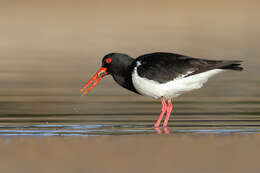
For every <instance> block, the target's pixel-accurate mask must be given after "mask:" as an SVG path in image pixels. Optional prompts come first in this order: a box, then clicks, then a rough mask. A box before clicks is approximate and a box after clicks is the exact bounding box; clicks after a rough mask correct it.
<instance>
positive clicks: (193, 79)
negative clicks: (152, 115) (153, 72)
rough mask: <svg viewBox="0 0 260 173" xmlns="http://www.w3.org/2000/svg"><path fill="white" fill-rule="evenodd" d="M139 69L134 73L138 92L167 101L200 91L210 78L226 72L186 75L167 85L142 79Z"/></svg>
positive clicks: (133, 77)
mask: <svg viewBox="0 0 260 173" xmlns="http://www.w3.org/2000/svg"><path fill="white" fill-rule="evenodd" d="M137 68H138V66H137V67H135V68H134V70H133V73H132V80H133V85H134V87H135V88H136V90H137V91H138V92H139V93H140V94H142V95H147V96H151V97H154V98H161V97H165V98H166V99H171V98H175V97H178V96H179V95H181V94H183V93H185V92H188V91H191V90H194V89H199V88H201V87H202V86H203V84H204V83H206V82H207V80H208V79H209V78H210V77H212V76H214V75H216V74H218V73H220V72H223V71H225V70H222V69H214V70H209V71H206V72H203V73H199V74H195V75H191V76H189V77H185V76H187V75H188V74H186V75H183V76H180V77H178V78H176V79H174V80H172V81H169V82H167V83H159V82H157V81H153V80H150V79H147V78H143V77H140V76H139V75H138V73H137Z"/></svg>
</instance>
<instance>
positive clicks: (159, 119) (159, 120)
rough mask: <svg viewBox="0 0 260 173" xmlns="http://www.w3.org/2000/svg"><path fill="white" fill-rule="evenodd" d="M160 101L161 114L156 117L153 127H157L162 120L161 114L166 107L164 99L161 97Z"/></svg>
mask: <svg viewBox="0 0 260 173" xmlns="http://www.w3.org/2000/svg"><path fill="white" fill-rule="evenodd" d="M161 101H162V111H161V114H160V116H159V117H158V119H157V121H156V123H155V124H154V127H159V126H160V123H161V121H162V118H163V115H164V113H165V111H166V109H167V105H166V103H165V100H164V98H163V97H162V98H161Z"/></svg>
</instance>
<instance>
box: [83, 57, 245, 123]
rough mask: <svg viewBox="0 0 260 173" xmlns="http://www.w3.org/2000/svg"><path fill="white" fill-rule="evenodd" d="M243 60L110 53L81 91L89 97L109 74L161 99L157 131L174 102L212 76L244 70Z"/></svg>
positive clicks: (165, 119)
mask: <svg viewBox="0 0 260 173" xmlns="http://www.w3.org/2000/svg"><path fill="white" fill-rule="evenodd" d="M241 62H242V61H240V60H231V61H228V60H209V59H203V58H193V57H190V56H185V55H182V54H177V53H168V52H154V53H148V54H144V55H141V56H139V57H137V58H136V59H134V58H132V57H131V56H129V55H127V54H124V53H109V54H107V55H105V56H104V57H103V59H102V65H101V67H100V69H99V70H98V71H97V73H95V75H94V76H93V77H92V78H91V79H90V80H89V81H88V82H87V83H86V84H85V85H84V86H83V87H82V88H81V89H80V92H81V93H82V95H85V94H87V93H88V92H89V91H90V90H91V89H92V88H93V87H95V86H96V85H97V84H98V82H99V81H100V80H101V79H102V78H103V77H105V76H107V75H112V77H113V79H114V80H115V81H116V83H118V84H119V85H120V86H122V87H123V88H125V89H127V90H129V91H131V92H134V93H136V94H139V95H143V96H151V97H153V98H155V99H160V100H161V105H162V107H161V113H160V115H159V116H158V119H157V121H156V122H155V124H154V128H158V127H159V126H160V124H161V121H162V119H163V117H164V114H165V113H166V115H165V118H164V122H163V127H167V123H168V121H169V118H170V115H171V112H172V108H173V105H172V100H173V99H174V98H176V97H178V96H180V95H181V94H184V93H186V92H189V91H192V90H195V89H199V88H201V87H202V86H203V85H204V84H205V83H206V82H207V81H208V79H209V78H210V77H212V76H214V75H216V74H218V73H221V72H224V71H227V70H234V71H242V70H243V67H241Z"/></svg>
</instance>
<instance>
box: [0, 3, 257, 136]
mask: <svg viewBox="0 0 260 173" xmlns="http://www.w3.org/2000/svg"><path fill="white" fill-rule="evenodd" d="M57 2H58V1H57ZM57 4H59V5H57ZM57 4H56V5H53V4H52V2H51V1H39V3H36V2H34V3H31V2H29V1H28V2H24V3H19V2H13V3H8V2H6V3H4V4H3V6H2V7H3V8H2V10H1V12H0V13H1V14H2V15H0V18H1V20H0V21H1V26H2V28H1V31H0V35H1V41H0V50H1V51H0V58H1V63H0V135H35V136H46V135H47V136H52V135H130V134H157V133H164V130H163V129H160V130H161V132H160V131H159V130H158V129H157V130H156V129H153V124H154V123H155V121H156V119H157V116H158V115H159V113H160V109H161V108H160V102H159V101H156V100H153V99H152V98H148V97H140V96H138V95H135V94H133V93H130V92H129V91H126V90H125V89H123V88H121V87H119V86H118V85H117V84H116V83H115V82H114V81H113V79H112V78H111V77H106V78H105V79H103V80H102V81H101V82H100V84H99V85H98V86H97V87H96V88H94V89H93V90H92V91H91V92H90V93H89V94H88V95H87V96H85V97H81V96H80V93H79V88H81V87H82V86H83V84H84V83H85V82H86V81H87V80H88V79H89V78H90V77H91V76H92V75H93V74H94V73H95V72H96V71H97V69H98V68H99V66H100V64H101V59H102V57H103V56H104V55H105V54H107V53H109V52H122V53H127V54H129V55H131V56H133V57H137V56H138V55H141V54H145V53H149V52H157V51H164V52H175V53H180V54H184V55H188V56H194V57H199V58H208V59H220V60H221V59H222V60H242V61H244V62H243V65H242V66H243V67H244V68H245V70H244V71H243V72H234V71H232V72H231V71H228V72H225V73H222V74H219V75H217V76H215V77H213V78H212V79H210V80H209V81H208V83H207V84H206V85H205V87H203V88H202V89H200V90H197V91H194V92H191V93H187V94H184V95H183V96H180V97H179V98H177V99H175V100H174V109H173V113H172V116H171V118H170V121H169V126H168V129H167V130H165V131H166V133H191V134H197V133H199V134H200V133H203V134H204V133H217V134H219V133H221V134H226V133H259V129H260V92H259V86H260V78H259V75H258V74H259V70H258V69H259V64H260V63H259V62H260V60H259V56H260V52H259V48H258V47H259V39H258V37H257V36H258V35H259V29H258V28H259V26H260V25H259V22H257V21H259V20H258V18H259V10H258V8H257V7H258V6H257V5H256V4H257V3H256V2H252V3H249V2H248V1H228V2H225V5H223V3H222V2H217V1H216V2H214V3H211V2H206V1H196V2H195V1H194V2H193V1H189V2H188V1H183V2H182V1H181V2H179V1H178V2H177V1H176V2H175V1H165V2H159V1H151V2H149V3H148V2H146V1H142V2H139V1H138V2H135V1H133V2H132V1H129V2H119V1H116V0H115V1H111V2H109V3H107V2H105V1H104V2H103V1H95V2H94V1H93V2H88V1H84V2H83V1H80V3H74V1H62V2H61V3H57ZM104 4H106V5H104ZM155 11H156V13H155Z"/></svg>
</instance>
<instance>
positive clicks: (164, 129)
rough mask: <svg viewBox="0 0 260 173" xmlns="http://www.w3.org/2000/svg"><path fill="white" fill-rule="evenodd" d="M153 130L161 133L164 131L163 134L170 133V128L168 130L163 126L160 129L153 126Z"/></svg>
mask: <svg viewBox="0 0 260 173" xmlns="http://www.w3.org/2000/svg"><path fill="white" fill-rule="evenodd" d="M154 130H155V131H156V132H157V134H159V135H160V134H162V133H165V134H170V133H171V132H170V130H168V128H167V127H163V128H162V130H161V129H160V128H158V127H154Z"/></svg>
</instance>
